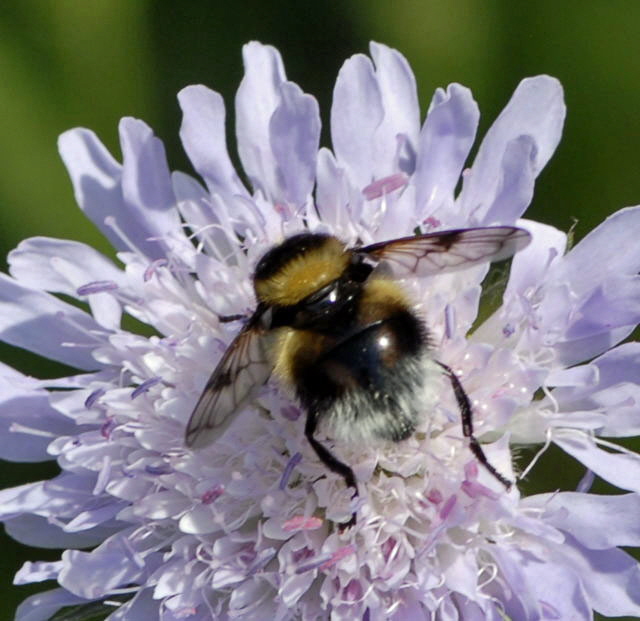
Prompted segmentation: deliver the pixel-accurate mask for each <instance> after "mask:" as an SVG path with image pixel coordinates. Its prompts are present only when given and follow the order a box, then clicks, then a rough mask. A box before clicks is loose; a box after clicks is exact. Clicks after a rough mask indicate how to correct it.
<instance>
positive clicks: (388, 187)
mask: <svg viewBox="0 0 640 621" xmlns="http://www.w3.org/2000/svg"><path fill="white" fill-rule="evenodd" d="M408 181H409V178H408V177H407V176H406V175H405V174H404V173H396V174H395V175H389V176H388V177H383V178H382V179H377V180H376V181H374V182H373V183H370V184H369V185H368V186H367V187H365V188H364V189H363V190H362V193H363V194H364V197H365V198H366V199H367V200H368V201H371V200H373V199H374V198H380V197H381V196H384V195H385V194H390V193H391V192H393V191H394V190H397V189H398V188H402V187H404V186H405V185H407V182H408Z"/></svg>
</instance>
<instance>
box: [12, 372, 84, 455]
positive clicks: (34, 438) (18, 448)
mask: <svg viewBox="0 0 640 621" xmlns="http://www.w3.org/2000/svg"><path fill="white" fill-rule="evenodd" d="M37 384H38V382H37V381H36V380H33V379H31V378H27V377H25V376H23V375H22V374H21V373H18V372H17V371H14V370H13V369H11V368H10V367H7V366H5V365H4V364H0V457H1V458H2V459H7V460H9V461H18V462H37V461H48V460H51V459H52V456H51V455H50V454H49V453H48V452H47V447H48V446H49V443H50V442H51V440H53V438H55V437H57V436H60V435H71V434H73V433H74V432H76V431H77V427H76V425H75V424H74V423H73V421H70V420H69V419H68V418H66V417H65V416H62V415H61V414H60V413H58V412H57V411H56V410H54V409H53V408H52V407H51V405H50V404H49V393H48V392H47V391H46V390H45V389H44V388H41V387H38V386H37Z"/></svg>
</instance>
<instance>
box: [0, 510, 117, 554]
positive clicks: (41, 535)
mask: <svg viewBox="0 0 640 621" xmlns="http://www.w3.org/2000/svg"><path fill="white" fill-rule="evenodd" d="M4 526H5V529H6V531H7V534H8V535H9V536H10V537H12V538H13V539H15V540H16V541H19V542H20V543H23V544H25V545H27V546H31V547H34V548H51V549H60V548H91V547H93V546H97V545H98V544H100V543H101V542H103V541H104V540H105V539H106V538H107V537H110V536H111V535H113V534H114V533H115V532H117V531H118V530H120V528H121V527H122V524H120V523H116V522H114V523H112V524H111V525H109V524H105V525H99V526H95V527H93V528H88V529H87V530H82V531H78V532H65V531H63V530H62V528H61V527H60V526H59V525H57V524H53V523H51V522H50V521H49V520H48V519H47V518H45V517H42V516H39V515H30V514H27V513H25V514H23V515H20V516H19V517H15V518H12V519H9V520H5V521H4Z"/></svg>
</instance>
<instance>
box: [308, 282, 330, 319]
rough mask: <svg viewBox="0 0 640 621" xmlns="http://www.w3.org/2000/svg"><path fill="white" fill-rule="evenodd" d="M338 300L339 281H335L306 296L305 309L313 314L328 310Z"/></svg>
mask: <svg viewBox="0 0 640 621" xmlns="http://www.w3.org/2000/svg"><path fill="white" fill-rule="evenodd" d="M337 301H338V281H333V282H331V283H329V284H328V285H325V286H324V287H322V289H319V290H318V291H316V292H315V293H313V294H311V295H310V296H309V297H308V298H306V299H305V300H304V301H303V303H302V305H303V309H304V310H305V311H306V312H308V313H312V314H316V313H323V312H326V310H327V309H329V308H331V307H332V306H333V305H334V304H335V303H336V302H337Z"/></svg>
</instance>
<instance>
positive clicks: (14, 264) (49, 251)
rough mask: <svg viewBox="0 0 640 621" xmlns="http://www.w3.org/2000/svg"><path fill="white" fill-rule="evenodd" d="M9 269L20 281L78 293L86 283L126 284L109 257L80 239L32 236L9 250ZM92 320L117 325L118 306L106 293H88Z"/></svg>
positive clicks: (119, 308)
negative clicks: (69, 239)
mask: <svg viewBox="0 0 640 621" xmlns="http://www.w3.org/2000/svg"><path fill="white" fill-rule="evenodd" d="M7 260H8V262H9V271H10V273H11V275H12V276H13V277H14V278H15V279H16V280H19V281H20V282H21V283H22V284H24V285H26V286H28V287H33V288H34V289H41V290H43V291H50V292H54V293H64V294H66V295H70V296H73V297H78V290H79V289H80V288H81V287H82V286H83V285H86V284H87V283H92V282H96V281H100V282H109V283H113V284H114V286H115V287H114V288H116V287H122V286H123V285H125V284H126V279H125V274H124V272H122V271H121V270H119V269H118V268H117V267H116V266H115V265H114V264H113V263H112V262H111V261H109V259H107V258H106V257H105V256H104V255H102V254H100V253H99V252H97V251H96V250H94V249H93V248H91V247H90V246H87V245H86V244H82V243H80V242H73V241H67V240H63V239H53V238H51V237H32V238H31V239H27V240H25V241H23V242H21V243H20V244H19V245H18V247H17V248H16V249H15V250H12V251H11V252H10V253H9V257H8V259H7ZM88 302H89V305H90V307H91V311H92V313H93V316H94V317H95V318H96V321H97V322H98V323H99V324H100V325H102V326H104V327H106V328H110V329H115V328H117V327H119V325H120V316H121V314H122V308H121V305H120V303H119V302H118V300H117V299H115V298H114V297H113V295H111V294H109V293H95V294H92V295H89V296H88Z"/></svg>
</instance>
